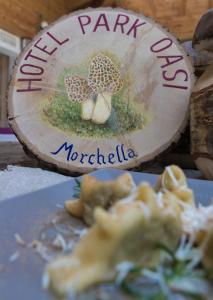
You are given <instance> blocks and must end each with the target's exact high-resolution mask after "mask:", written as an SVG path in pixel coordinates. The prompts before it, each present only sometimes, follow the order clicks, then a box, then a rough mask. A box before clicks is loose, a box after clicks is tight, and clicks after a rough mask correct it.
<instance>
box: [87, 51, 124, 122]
mask: <svg viewBox="0 0 213 300" xmlns="http://www.w3.org/2000/svg"><path fill="white" fill-rule="evenodd" d="M88 85H89V87H90V88H91V89H92V90H93V92H94V93H95V94H97V99H96V104H95V108H94V111H93V116H92V121H93V122H94V123H96V124H104V123H105V122H106V121H107V120H108V118H109V116H110V114H111V109H112V104H111V99H112V95H114V94H116V93H118V92H119V91H120V90H121V88H122V86H123V80H122V79H121V78H120V72H119V68H118V66H117V65H116V64H115V63H114V62H113V61H112V60H111V59H110V58H109V57H107V56H106V55H104V54H102V53H99V54H98V55H96V56H95V57H94V59H93V60H92V62H91V64H90V68H89V75H88Z"/></svg>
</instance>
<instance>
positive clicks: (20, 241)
mask: <svg viewBox="0 0 213 300" xmlns="http://www.w3.org/2000/svg"><path fill="white" fill-rule="evenodd" d="M14 237H15V240H16V242H17V244H19V245H21V246H26V242H25V241H24V240H23V239H22V237H21V236H20V234H18V233H15V234H14Z"/></svg>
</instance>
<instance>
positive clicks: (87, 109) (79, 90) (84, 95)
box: [64, 76, 95, 120]
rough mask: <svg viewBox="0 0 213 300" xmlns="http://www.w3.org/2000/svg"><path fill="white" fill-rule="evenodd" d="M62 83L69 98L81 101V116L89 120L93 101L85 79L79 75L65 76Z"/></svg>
mask: <svg viewBox="0 0 213 300" xmlns="http://www.w3.org/2000/svg"><path fill="white" fill-rule="evenodd" d="M64 83H65V86H66V91H67V95H68V98H69V100H70V101H73V102H79V103H81V118H82V119H83V120H90V119H91V118H92V114H93V110H94V105H95V103H94V101H93V99H92V96H91V94H92V93H91V89H90V88H89V86H88V84H87V81H86V80H85V79H84V78H81V77H79V76H66V77H65V78H64Z"/></svg>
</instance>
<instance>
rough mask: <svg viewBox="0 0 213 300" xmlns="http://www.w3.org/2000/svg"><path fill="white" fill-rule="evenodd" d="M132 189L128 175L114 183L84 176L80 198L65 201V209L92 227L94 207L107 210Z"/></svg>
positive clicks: (130, 177)
mask: <svg viewBox="0 0 213 300" xmlns="http://www.w3.org/2000/svg"><path fill="white" fill-rule="evenodd" d="M134 187H135V184H134V182H133V179H132V176H131V175H130V174H129V173H125V174H123V175H121V176H119V177H118V178H117V179H116V180H114V181H100V180H97V179H96V178H95V177H92V176H89V175H85V176H83V180H82V182H81V191H80V198H79V199H77V200H75V201H73V200H69V201H67V202H66V203H65V208H66V209H67V211H68V212H69V213H70V214H72V215H73V216H75V217H78V218H82V219H83V220H84V221H85V223H86V224H87V225H92V224H93V222H94V218H93V212H94V208H95V207H96V206H101V207H103V208H109V207H110V206H112V205H113V204H114V203H115V202H116V201H118V200H120V199H122V198H125V197H127V196H129V195H130V193H131V192H132V190H133V189H134Z"/></svg>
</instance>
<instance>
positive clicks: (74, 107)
mask: <svg viewBox="0 0 213 300" xmlns="http://www.w3.org/2000/svg"><path fill="white" fill-rule="evenodd" d="M85 73H86V70H85V69H84V68H82V66H79V67H76V68H72V70H70V69H67V70H64V72H63V74H61V76H60V77H59V81H58V85H57V90H59V92H56V93H55V95H54V96H53V98H52V99H51V101H49V102H48V103H46V104H45V106H44V107H43V117H44V118H45V119H46V121H48V122H49V123H50V124H51V125H53V126H55V127H57V128H59V129H61V130H63V131H65V132H68V133H71V134H73V133H74V134H76V135H79V136H82V137H84V136H85V137H97V138H101V137H113V136H117V135H123V134H126V133H129V132H131V131H134V130H137V129H142V128H143V127H144V125H145V123H146V122H145V120H146V117H144V116H143V115H142V113H141V112H137V111H136V110H135V108H134V107H133V105H132V104H131V103H128V101H127V100H126V96H125V95H126V94H127V93H126V92H127V91H126V90H125V88H123V89H122V90H121V91H120V93H118V94H117V95H114V96H113V97H112V113H111V116H110V118H109V119H108V121H107V122H106V123H105V124H103V125H98V124H95V123H93V122H91V121H85V120H82V119H81V106H80V104H79V103H73V102H70V101H69V99H68V97H67V95H66V92H65V86H64V76H65V75H67V74H69V75H73V74H74V75H78V76H82V77H84V78H86V76H85ZM144 115H145V113H144Z"/></svg>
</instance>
